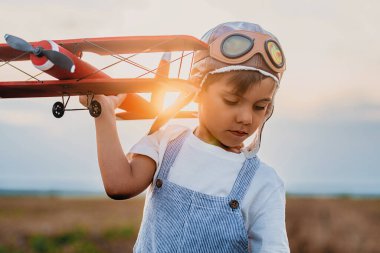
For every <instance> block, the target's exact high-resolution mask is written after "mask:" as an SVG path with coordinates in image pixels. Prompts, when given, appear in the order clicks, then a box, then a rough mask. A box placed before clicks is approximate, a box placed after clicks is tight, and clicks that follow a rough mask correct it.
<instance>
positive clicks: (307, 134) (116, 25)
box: [0, 0, 380, 253]
mask: <svg viewBox="0 0 380 253" xmlns="http://www.w3.org/2000/svg"><path fill="white" fill-rule="evenodd" d="M379 8H380V2H379V1H375V0H365V1H361V2H359V1H343V0H336V1H327V0H322V1H309V0H306V1H300V0H299V1H297V0H289V1H274V0H273V1H271V0H267V1H256V0H250V1H248V0H247V1H234V2H231V1H225V0H219V1H216V0H206V1H201V0H193V1H191V2H190V1H174V0H163V1H151V0H141V1H121V0H120V1H117V0H113V1H112V0H111V1H107V3H106V2H104V1H89V0H83V1H72V0H67V1H65V2H64V3H63V2H62V1H42V0H35V1H26V0H17V1H10V0H2V1H1V9H0V24H1V26H0V33H1V37H0V43H5V40H4V38H3V35H4V34H7V33H8V34H12V35H15V36H18V37H21V38H23V39H25V40H27V41H39V40H45V39H53V40H54V39H72V38H92V37H107V36H133V35H172V34H186V35H192V36H195V37H198V38H200V37H201V36H202V35H203V34H204V33H205V32H206V31H208V30H209V29H210V28H212V27H214V26H216V25H217V24H219V23H222V22H227V21H240V20H241V21H249V22H253V23H258V24H260V25H261V26H262V27H263V28H265V29H267V30H269V31H271V32H272V33H273V34H275V35H276V36H277V37H278V38H279V40H280V42H281V44H282V47H283V49H284V52H285V56H286V59H287V71H286V72H285V74H284V77H283V80H282V83H281V88H280V90H279V92H278V95H277V96H276V104H275V112H274V115H273V116H272V118H271V119H270V121H269V122H268V123H267V124H266V127H265V129H264V132H263V139H262V145H261V149H260V152H259V156H260V158H261V159H262V160H264V161H265V162H266V163H268V164H270V165H271V166H273V167H274V168H275V169H276V171H277V173H278V174H279V175H280V176H281V177H282V179H283V180H284V182H285V185H286V189H287V209H286V222H287V231H288V238H289V243H290V248H291V251H292V252H296V253H297V252H300V253H302V252H315V253H319V252H329V253H335V252H380V243H379V240H378V238H380V168H379V167H380V156H379V155H378V153H379V151H378V150H379V147H380V146H379V141H380V85H379V84H378V80H377V76H378V73H377V72H378V70H379V67H380V60H379V59H380V58H379V56H380V49H379V46H378V45H379V44H380V35H379V33H378V28H377V27H375V26H376V25H378V24H379V23H380V17H379V15H378V9H379ZM160 56H161V55H158V54H149V55H140V56H137V57H136V58H134V60H135V61H136V62H138V63H140V64H142V65H144V66H147V67H149V68H155V67H156V66H157V64H158V62H159V59H160ZM0 58H1V57H0ZM84 59H85V60H87V61H89V62H90V63H91V64H93V65H94V66H96V67H98V68H102V67H104V66H106V65H108V64H110V63H112V62H114V59H112V58H107V57H100V56H97V55H92V54H87V55H85V56H84ZM184 64H185V65H184V66H183V74H182V76H181V77H182V78H186V77H187V75H188V72H186V71H188V65H189V62H187V63H186V62H185V63H184ZM0 65H2V63H1V62H0ZM14 65H16V66H17V67H20V68H22V69H24V70H27V71H28V73H32V74H37V73H39V72H38V71H37V70H36V69H34V68H33V67H32V66H31V65H32V64H31V63H30V62H23V63H15V64H14ZM178 68H179V66H178V64H177V65H176V64H173V66H172V75H174V76H175V73H176V71H177V70H178ZM107 71H108V72H107V73H108V74H110V75H112V76H114V77H135V76H138V75H139V74H141V73H142V72H143V71H142V70H139V69H137V68H134V67H131V66H128V65H127V64H125V63H124V64H119V65H118V66H116V67H115V68H112V69H109V70H107ZM42 77H43V76H42ZM27 78H28V76H25V75H23V74H22V73H20V72H19V71H17V70H15V69H14V68H12V67H11V66H9V65H4V66H2V67H0V80H1V81H10V80H26V79H27ZM45 78H48V79H51V78H50V77H48V76H45ZM172 96H175V94H169V95H168V98H167V101H166V102H167V104H170V101H172V100H173V97H172ZM58 100H60V98H36V99H1V100H0V134H1V135H0V136H1V137H0V194H1V196H0V252H120V251H127V252H128V251H130V250H131V248H132V247H133V244H134V241H135V239H136V235H137V233H138V229H139V223H140V220H141V215H142V208H143V201H144V195H143V194H142V195H141V196H139V197H137V198H135V199H132V200H126V201H114V200H110V199H108V198H107V197H106V195H105V194H104V190H103V185H102V182H101V177H100V173H99V169H98V164H97V154H96V142H95V128H94V122H93V119H92V118H91V117H90V115H89V114H88V112H87V111H79V112H68V113H65V115H64V117H63V118H61V119H56V118H54V117H53V115H52V114H51V107H52V105H53V104H54V102H56V101H58ZM77 100H78V99H77V98H72V99H71V100H70V104H69V107H72V108H78V107H80V105H79V103H78V101H77ZM189 107H190V108H195V105H190V106H189ZM151 123H152V121H149V120H146V121H119V122H118V125H117V126H118V131H119V136H120V138H121V141H122V144H123V148H124V151H125V152H126V153H127V152H128V150H129V149H130V148H131V146H132V145H133V144H134V143H136V142H137V141H138V140H139V139H140V138H141V137H142V136H144V135H145V134H146V133H147V131H148V129H149V127H150V125H151ZM173 123H175V124H177V123H179V124H185V125H187V126H190V127H194V126H196V124H197V121H196V120H195V119H192V120H173V121H172V122H171V124H173Z"/></svg>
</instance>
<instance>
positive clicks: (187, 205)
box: [134, 131, 260, 253]
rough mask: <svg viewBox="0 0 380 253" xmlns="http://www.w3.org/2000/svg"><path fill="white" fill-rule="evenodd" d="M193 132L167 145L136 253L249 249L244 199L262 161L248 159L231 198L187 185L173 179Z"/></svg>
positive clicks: (135, 247)
mask: <svg viewBox="0 0 380 253" xmlns="http://www.w3.org/2000/svg"><path fill="white" fill-rule="evenodd" d="M189 133H191V132H189V131H185V132H184V133H182V134H181V135H180V136H178V137H177V138H175V139H174V140H172V141H171V142H169V144H168V146H167V148H166V151H165V154H164V157H163V161H162V165H161V168H160V171H159V172H158V175H157V179H156V180H155V181H154V182H153V183H154V189H153V192H152V195H151V199H150V201H148V202H147V204H146V205H147V206H146V207H145V213H144V217H143V220H142V224H141V228H140V232H139V235H138V238H137V241H136V244H135V246H134V252H144V253H148V252H149V253H150V252H179V253H185V252H197V253H200V252H213V253H214V252H218V253H224V252H225V253H231V252H237V253H239V252H248V235H247V231H246V229H245V226H244V220H243V216H242V211H241V206H240V203H241V202H242V200H243V198H244V196H245V193H246V191H247V189H248V187H249V185H250V183H251V181H252V179H253V176H254V175H255V172H256V169H257V168H258V167H259V163H260V161H259V159H258V158H257V157H256V156H255V157H253V158H250V159H246V160H245V162H244V165H243V167H242V168H241V170H240V172H239V175H238V177H237V178H236V180H235V183H234V186H233V187H232V190H231V192H230V194H229V195H228V196H227V197H220V196H212V195H207V194H204V193H201V192H197V191H193V190H190V189H188V188H185V187H182V186H180V185H177V184H175V183H172V182H170V181H168V180H167V177H168V174H169V172H170V168H171V167H172V165H173V162H174V160H175V159H176V156H177V154H178V152H179V150H180V149H181V147H182V144H183V142H184V140H185V138H186V135H187V134H189ZM194 159H196V157H194Z"/></svg>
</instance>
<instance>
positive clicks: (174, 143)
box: [157, 130, 189, 179]
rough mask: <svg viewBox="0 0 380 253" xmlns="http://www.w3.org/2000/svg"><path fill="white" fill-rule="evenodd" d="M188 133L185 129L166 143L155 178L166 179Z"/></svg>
mask: <svg viewBox="0 0 380 253" xmlns="http://www.w3.org/2000/svg"><path fill="white" fill-rule="evenodd" d="M188 133H189V131H188V130H187V131H185V132H183V133H181V134H180V135H179V136H177V137H176V138H174V139H173V140H171V141H170V142H169V143H168V145H167V147H166V150H165V153H164V157H163V158H162V164H161V166H160V171H159V172H158V175H157V178H160V179H166V178H167V177H168V175H169V171H170V168H171V167H172V165H173V163H174V161H175V159H176V157H177V155H178V152H179V151H180V149H181V147H182V144H183V142H184V141H185V137H186V136H187V134H188Z"/></svg>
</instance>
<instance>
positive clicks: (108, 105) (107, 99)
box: [79, 94, 127, 112]
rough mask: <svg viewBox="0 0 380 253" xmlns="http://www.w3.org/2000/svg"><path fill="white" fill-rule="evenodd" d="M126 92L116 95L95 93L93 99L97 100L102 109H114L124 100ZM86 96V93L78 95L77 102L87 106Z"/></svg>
mask: <svg viewBox="0 0 380 253" xmlns="http://www.w3.org/2000/svg"><path fill="white" fill-rule="evenodd" d="M126 96H127V94H118V95H116V96H105V95H95V96H94V100H96V101H98V102H99V103H100V104H101V106H102V109H103V110H102V111H112V112H113V111H115V109H116V108H118V107H119V106H120V104H121V103H122V102H123V101H124V99H125V98H126ZM87 100H89V99H88V98H87V96H86V95H82V96H79V102H80V103H81V104H82V105H83V106H85V107H87V106H88V105H87Z"/></svg>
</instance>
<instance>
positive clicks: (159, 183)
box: [156, 179, 162, 188]
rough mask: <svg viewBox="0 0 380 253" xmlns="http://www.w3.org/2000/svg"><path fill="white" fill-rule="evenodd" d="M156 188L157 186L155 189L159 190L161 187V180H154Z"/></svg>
mask: <svg viewBox="0 0 380 253" xmlns="http://www.w3.org/2000/svg"><path fill="white" fill-rule="evenodd" d="M156 186H157V188H161V186H162V180H161V179H157V180H156Z"/></svg>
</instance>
